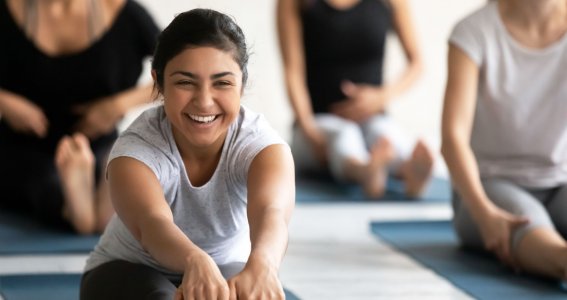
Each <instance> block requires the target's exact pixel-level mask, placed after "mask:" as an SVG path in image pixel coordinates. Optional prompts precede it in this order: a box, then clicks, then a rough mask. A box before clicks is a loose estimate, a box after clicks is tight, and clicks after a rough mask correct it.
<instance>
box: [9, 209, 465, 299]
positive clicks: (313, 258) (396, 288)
mask: <svg viewBox="0 0 567 300" xmlns="http://www.w3.org/2000/svg"><path fill="white" fill-rule="evenodd" d="M450 216H451V210H450V208H449V206H448V203H427V204H425V203H331V204H329V203H324V204H303V203H299V204H297V206H296V208H295V211H294V214H293V219H292V222H291V224H290V242H289V248H288V251H287V255H286V257H285V260H284V262H283V264H282V267H281V272H280V275H281V279H282V282H283V283H284V285H285V286H286V288H288V289H289V290H291V291H292V292H293V293H295V294H296V295H297V296H298V297H299V298H300V299H307V300H310V299H314V300H319V299H352V300H359V299H360V300H362V299H469V296H467V294H465V293H464V292H462V291H461V290H459V289H458V288H455V287H454V286H453V285H452V284H451V283H450V282H448V281H447V280H445V279H444V278H443V277H440V276H438V275H436V274H435V273H434V272H433V271H431V270H429V269H427V268H424V267H422V266H421V265H420V264H419V263H417V262H415V261H414V260H412V259H411V258H409V257H408V256H406V255H404V254H402V253H400V252H398V251H396V250H394V249H393V248H392V247H391V246H389V245H388V244H386V243H384V242H381V241H380V240H379V239H378V238H376V237H375V236H374V235H372V234H371V232H370V227H369V224H370V222H371V221H381V220H382V221H386V220H440V219H449V218H450ZM85 260H86V255H50V256H8V257H6V256H4V257H1V258H0V275H1V274H18V273H77V272H80V271H81V269H82V267H83V265H84V262H85Z"/></svg>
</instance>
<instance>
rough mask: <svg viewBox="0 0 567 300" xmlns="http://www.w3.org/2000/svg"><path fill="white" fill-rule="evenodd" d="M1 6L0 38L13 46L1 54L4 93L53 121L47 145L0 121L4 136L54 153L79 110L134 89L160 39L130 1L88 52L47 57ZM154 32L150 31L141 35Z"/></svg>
mask: <svg viewBox="0 0 567 300" xmlns="http://www.w3.org/2000/svg"><path fill="white" fill-rule="evenodd" d="M0 2H1V3H0V19H1V20H0V24H1V26H0V36H2V38H3V39H4V40H7V41H10V42H9V43H6V44H5V45H3V46H2V47H1V49H0V57H1V59H0V88H2V89H5V90H8V91H10V92H13V93H15V94H19V95H21V96H23V97H25V98H27V99H28V100H30V101H32V102H33V103H35V104H37V105H38V106H39V107H40V108H41V109H42V110H43V111H44V113H45V114H46V116H47V118H48V120H49V136H48V138H47V139H46V140H44V141H39V140H37V139H36V138H34V137H29V136H24V135H20V134H18V133H15V132H13V131H12V130H11V129H10V128H9V127H8V126H7V124H5V123H3V122H0V137H1V138H2V139H4V140H6V139H8V140H11V141H13V142H14V143H23V144H33V145H35V146H37V145H42V146H44V147H46V148H53V146H54V143H56V142H57V140H58V139H59V138H60V136H62V135H63V134H68V133H69V131H70V130H71V128H72V126H73V125H74V124H75V122H76V121H77V120H78V115H77V114H76V113H74V112H73V107H74V106H75V105H77V104H83V103H88V102H90V101H92V100H96V99H100V98H102V97H105V96H109V95H112V94H115V93H118V92H121V91H124V90H126V89H128V88H132V87H134V86H135V85H136V83H137V81H138V78H139V76H140V74H141V71H142V64H143V61H144V59H145V58H146V57H147V56H149V55H151V53H152V51H153V47H150V46H149V45H148V40H154V41H155V40H156V38H157V33H158V28H157V27H155V24H154V23H153V20H151V19H150V18H149V17H148V18H147V19H144V17H146V15H143V14H142V16H140V10H141V7H139V6H138V4H137V3H135V2H132V1H127V2H126V4H124V6H123V7H122V9H121V11H120V12H119V13H118V15H117V16H116V19H115V20H114V22H113V24H112V25H111V27H110V28H109V29H108V30H107V31H106V32H105V33H104V34H103V35H102V36H101V37H100V38H99V39H98V40H96V41H95V42H94V43H93V44H92V45H90V46H89V47H88V48H85V49H84V50H81V51H79V52H76V53H72V54H68V55H59V56H49V55H47V54H45V53H44V52H42V51H41V50H40V49H38V47H37V46H36V45H35V44H34V42H33V41H31V40H30V39H28V37H27V36H26V35H25V34H24V32H23V30H22V28H20V27H19V25H18V24H17V23H16V22H15V20H14V19H13V17H12V16H11V15H10V14H9V12H8V10H7V6H6V3H5V1H0ZM148 23H150V24H148ZM154 27H155V30H149V31H150V32H148V30H142V28H144V29H146V28H154ZM151 31H154V32H151ZM143 34H149V35H154V36H147V37H143V36H142V35H143Z"/></svg>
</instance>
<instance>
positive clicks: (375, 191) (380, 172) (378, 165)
mask: <svg viewBox="0 0 567 300" xmlns="http://www.w3.org/2000/svg"><path fill="white" fill-rule="evenodd" d="M394 156H395V154H394V148H393V147H392V144H390V141H389V140H387V139H385V138H380V139H379V140H378V141H376V143H374V145H373V146H372V149H371V150H370V162H369V164H368V169H367V176H366V179H365V181H364V183H363V184H364V192H365V193H366V195H367V196H369V197H371V198H379V197H382V196H383V195H384V191H385V189H386V180H387V179H388V163H390V162H391V161H392V159H394Z"/></svg>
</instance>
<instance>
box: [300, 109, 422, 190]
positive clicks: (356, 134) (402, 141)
mask: <svg viewBox="0 0 567 300" xmlns="http://www.w3.org/2000/svg"><path fill="white" fill-rule="evenodd" d="M315 122H316V123H317V126H318V127H319V128H320V129H321V130H322V131H323V132H324V134H325V136H326V138H327V143H328V148H327V149H328V153H327V157H328V160H329V169H330V171H331V173H332V175H333V176H334V177H335V178H336V179H338V180H343V181H344V180H346V176H345V170H344V165H345V161H346V160H347V159H352V158H354V159H356V160H359V161H361V162H363V163H367V162H368V161H369V159H370V155H369V149H370V147H371V146H372V145H373V144H374V143H375V142H376V141H377V140H378V139H379V138H381V137H385V138H387V139H388V140H389V141H390V143H391V144H392V146H393V148H394V151H395V153H396V159H394V161H393V162H392V163H391V164H390V165H389V166H388V167H389V170H390V171H391V172H397V170H398V168H399V166H400V164H401V162H403V161H405V160H407V159H408V158H409V157H410V155H411V151H412V149H413V147H414V144H415V141H412V140H411V139H410V138H409V137H408V136H406V135H405V134H404V133H403V132H402V131H401V129H400V128H399V127H398V126H397V125H396V124H395V123H394V122H393V120H392V119H391V118H390V117H388V116H387V115H376V116H374V117H371V118H370V119H368V120H367V121H365V122H363V123H356V122H354V121H350V120H347V119H344V118H341V117H339V116H336V115H333V114H315ZM291 150H292V153H293V157H294V160H295V165H296V168H297V170H298V171H300V172H301V171H320V170H322V168H323V166H321V165H320V164H319V161H318V160H317V159H316V157H315V154H314V152H313V150H312V149H311V144H310V143H309V142H308V141H307V138H306V137H305V134H304V133H303V131H302V130H301V129H300V128H299V126H295V127H294V130H293V139H292V143H291Z"/></svg>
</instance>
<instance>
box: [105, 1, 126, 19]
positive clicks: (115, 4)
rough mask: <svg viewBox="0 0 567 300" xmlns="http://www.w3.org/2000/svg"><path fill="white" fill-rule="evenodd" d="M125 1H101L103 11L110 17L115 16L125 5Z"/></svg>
mask: <svg viewBox="0 0 567 300" xmlns="http://www.w3.org/2000/svg"><path fill="white" fill-rule="evenodd" d="M126 1H127V0H103V1H102V2H101V3H102V6H103V9H104V11H105V12H106V13H107V14H108V15H110V16H116V15H117V14H118V12H119V11H120V10H121V9H122V7H124V5H126Z"/></svg>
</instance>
